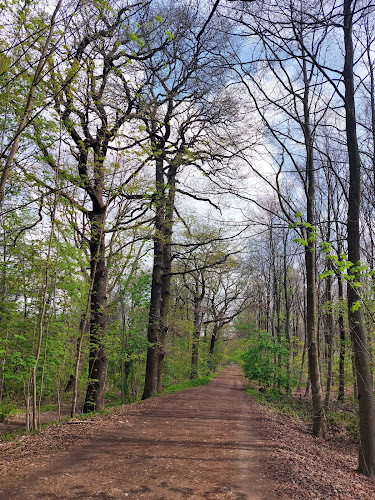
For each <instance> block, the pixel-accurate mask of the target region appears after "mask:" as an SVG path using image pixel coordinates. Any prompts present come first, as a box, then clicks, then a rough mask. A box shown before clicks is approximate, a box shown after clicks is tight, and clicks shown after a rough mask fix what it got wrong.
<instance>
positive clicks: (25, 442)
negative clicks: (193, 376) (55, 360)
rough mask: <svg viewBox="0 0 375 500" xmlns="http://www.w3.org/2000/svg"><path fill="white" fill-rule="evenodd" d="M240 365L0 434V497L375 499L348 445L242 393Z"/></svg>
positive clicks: (374, 484)
mask: <svg viewBox="0 0 375 500" xmlns="http://www.w3.org/2000/svg"><path fill="white" fill-rule="evenodd" d="M244 385H245V384H244V380H243V377H242V375H241V374H240V372H239V368H238V367H231V368H229V369H228V370H227V371H225V372H223V373H222V374H221V375H220V376H219V377H217V378H216V379H214V380H213V382H211V384H209V385H208V386H203V387H198V388H195V389H189V390H187V391H183V392H181V393H176V394H171V395H168V396H165V397H159V398H153V399H151V400H148V401H145V402H142V403H140V404H136V405H130V406H123V407H120V408H116V409H115V410H114V412H113V413H112V414H111V415H107V416H98V417H95V418H91V419H90V420H89V421H87V422H84V421H81V422H80V423H63V424H61V425H59V426H53V427H49V428H47V429H45V430H44V431H43V432H42V433H41V434H38V435H33V436H32V435H30V436H26V437H23V438H21V439H20V440H18V441H17V442H3V443H0V499H1V500H9V499H13V498H14V499H17V500H26V499H27V500H31V499H37V498H38V499H41V498H43V499H51V500H52V499H70V498H74V499H85V500H90V499H97V498H101V499H105V500H120V499H123V498H129V499H147V500H163V499H164V500H165V499H167V500H168V499H171V500H172V499H173V500H175V499H207V500H215V499H217V500H225V499H235V500H246V499H247V500H258V499H264V500H274V499H282V500H286V499H296V500H297V499H321V500H328V499H335V500H346V499H348V500H349V499H350V500H351V499H354V500H355V499H358V500H373V499H375V482H374V481H373V480H370V479H368V478H365V477H364V476H361V475H360V474H358V473H356V472H355V468H356V463H357V456H356V449H355V446H354V445H352V444H350V442H349V441H348V440H341V441H340V442H338V441H328V442H326V441H322V440H318V439H316V438H314V437H313V436H312V435H311V433H310V431H309V429H308V428H307V426H306V425H305V424H304V423H302V422H301V421H300V420H298V419H296V418H291V417H286V416H282V415H278V414H276V413H274V412H273V411H272V410H271V409H269V408H264V407H263V406H260V405H259V404H257V403H255V402H254V401H253V399H252V398H251V397H250V396H249V395H248V394H246V393H245V392H244Z"/></svg>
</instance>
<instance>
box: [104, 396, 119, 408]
mask: <svg viewBox="0 0 375 500" xmlns="http://www.w3.org/2000/svg"><path fill="white" fill-rule="evenodd" d="M121 405H122V400H121V398H119V399H116V400H115V401H111V402H109V403H107V404H106V405H105V407H106V408H114V407H116V406H121Z"/></svg>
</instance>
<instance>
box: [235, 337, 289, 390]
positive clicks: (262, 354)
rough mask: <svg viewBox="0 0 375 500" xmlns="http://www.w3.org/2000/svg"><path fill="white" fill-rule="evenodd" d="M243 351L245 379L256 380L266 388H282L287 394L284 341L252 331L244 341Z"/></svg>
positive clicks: (287, 380) (286, 348)
mask: <svg viewBox="0 0 375 500" xmlns="http://www.w3.org/2000/svg"><path fill="white" fill-rule="evenodd" d="M245 349H246V350H245V352H244V353H243V355H242V360H243V370H244V373H245V377H246V378H248V379H249V380H257V381H258V382H259V383H260V384H261V385H264V386H266V387H268V388H277V389H278V390H280V389H282V388H283V389H285V390H286V391H287V392H289V390H290V385H291V381H290V377H289V375H288V373H287V371H286V368H285V366H286V361H287V358H288V356H289V351H288V346H287V343H286V340H285V339H283V338H280V339H276V338H275V337H273V336H272V335H271V334H270V333H269V332H266V331H263V330H254V331H253V332H252V333H251V334H250V335H249V336H248V337H247V339H246V342H245Z"/></svg>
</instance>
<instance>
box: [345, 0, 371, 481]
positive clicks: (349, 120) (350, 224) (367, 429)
mask: <svg viewBox="0 0 375 500" xmlns="http://www.w3.org/2000/svg"><path fill="white" fill-rule="evenodd" d="M351 4H352V0H344V41H345V65H344V72H343V76H344V84H345V112H346V113H345V114H346V138H347V148H348V155H349V176H350V177H349V200H348V221H347V228H348V258H349V261H350V262H352V263H353V267H352V268H350V269H349V273H350V275H351V278H352V279H353V280H354V282H357V283H358V282H360V280H361V276H360V272H359V270H358V269H357V266H358V264H359V262H360V223H359V214H360V202H361V161H360V155H359V148H358V140H357V128H356V114H355V102H354V94H355V89H354V71H353V64H354V62H353V61H354V51H353V40H352V28H353V13H352V10H351ZM359 303H360V295H359V291H358V288H357V287H356V286H351V281H349V286H348V316H349V328H350V334H351V338H352V343H353V351H354V360H355V369H356V379H357V388H358V402H359V464H358V470H359V472H361V473H362V474H365V475H366V476H369V477H371V478H374V477H375V420H374V416H375V411H374V410H375V405H374V395H373V384H372V376H371V367H370V358H369V352H368V346H367V344H368V342H367V335H366V332H365V328H364V322H363V316H362V310H361V307H358V305H359Z"/></svg>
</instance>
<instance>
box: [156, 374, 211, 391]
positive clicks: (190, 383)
mask: <svg viewBox="0 0 375 500" xmlns="http://www.w3.org/2000/svg"><path fill="white" fill-rule="evenodd" d="M210 382H211V377H199V378H195V379H194V380H186V381H185V382H180V383H179V384H173V385H170V386H169V387H166V388H165V389H163V394H172V393H173V392H178V391H183V390H185V389H190V388H191V387H200V386H201V385H207V384H209V383H210Z"/></svg>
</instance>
